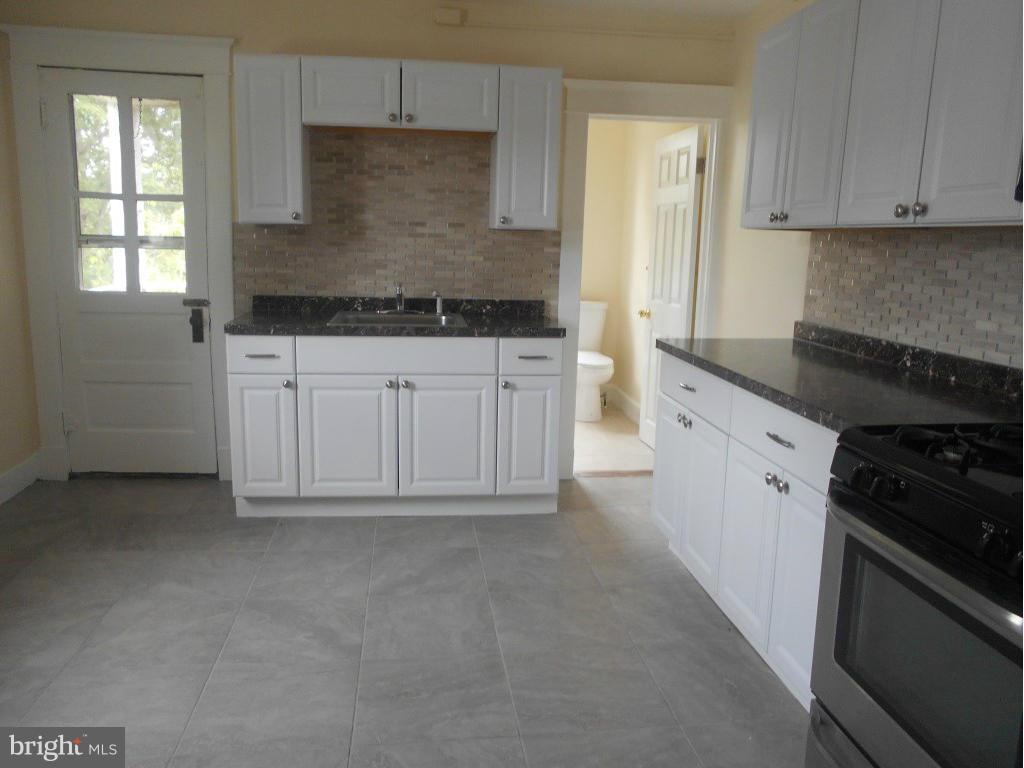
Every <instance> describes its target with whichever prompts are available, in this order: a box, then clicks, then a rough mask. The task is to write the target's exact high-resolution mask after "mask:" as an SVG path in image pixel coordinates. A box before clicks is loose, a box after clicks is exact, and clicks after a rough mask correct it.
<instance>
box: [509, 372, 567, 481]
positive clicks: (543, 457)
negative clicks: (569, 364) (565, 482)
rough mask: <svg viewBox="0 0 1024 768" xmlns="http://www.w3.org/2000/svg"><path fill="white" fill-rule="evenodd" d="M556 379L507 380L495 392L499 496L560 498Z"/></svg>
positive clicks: (558, 389) (558, 391) (559, 382)
mask: <svg viewBox="0 0 1024 768" xmlns="http://www.w3.org/2000/svg"><path fill="white" fill-rule="evenodd" d="M561 391H562V379H561V377H559V376H505V377H503V378H502V379H501V389H500V390H499V391H498V494H499V495H501V494H527V493H558V413H559V408H558V401H559V398H560V396H561Z"/></svg>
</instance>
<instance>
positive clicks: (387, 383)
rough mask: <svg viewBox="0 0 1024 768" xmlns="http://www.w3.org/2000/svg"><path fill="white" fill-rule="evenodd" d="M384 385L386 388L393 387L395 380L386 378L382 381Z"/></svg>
mask: <svg viewBox="0 0 1024 768" xmlns="http://www.w3.org/2000/svg"><path fill="white" fill-rule="evenodd" d="M384 386H385V387H386V388H388V389H394V388H395V382H393V381H392V380H391V379H386V380H385V381H384Z"/></svg>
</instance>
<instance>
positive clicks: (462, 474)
mask: <svg viewBox="0 0 1024 768" xmlns="http://www.w3.org/2000/svg"><path fill="white" fill-rule="evenodd" d="M497 410H498V396H497V379H496V378H495V377H494V376H409V377H403V378H402V379H401V389H400V390H399V399H398V492H399V495H402V496H457V495H484V494H493V493H494V492H495V485H494V475H495V461H496V459H495V451H496V447H497V441H496V428H497V421H498V418H497Z"/></svg>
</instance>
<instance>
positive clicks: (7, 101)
mask: <svg viewBox="0 0 1024 768" xmlns="http://www.w3.org/2000/svg"><path fill="white" fill-rule="evenodd" d="M8 58H9V57H8V51H7V38H6V37H4V36H3V35H0V360H2V361H3V369H2V373H0V474H2V473H3V472H5V471H6V470H8V469H10V468H11V467H13V466H15V465H17V464H20V463H21V462H23V461H25V459H27V458H28V457H29V456H31V455H32V454H33V453H34V452H35V450H36V448H38V447H39V431H38V429H37V426H36V399H35V384H34V380H33V378H32V352H31V349H30V346H29V336H28V293H27V289H26V287H25V255H24V250H23V248H22V241H21V211H20V209H19V207H18V203H17V200H18V172H17V163H16V161H15V154H14V118H13V115H12V108H11V78H10V68H9V65H8Z"/></svg>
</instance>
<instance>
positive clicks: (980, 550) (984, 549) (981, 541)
mask: <svg viewBox="0 0 1024 768" xmlns="http://www.w3.org/2000/svg"><path fill="white" fill-rule="evenodd" d="M998 538H999V537H997V536H996V527H995V525H993V524H992V523H990V522H988V521H984V520H983V521H982V523H981V535H980V536H979V537H978V538H977V540H975V542H974V554H975V556H976V557H980V558H982V559H988V558H989V557H990V556H991V555H992V554H993V553H992V552H990V551H989V548H990V547H991V546H992V540H993V539H997V540H998Z"/></svg>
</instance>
